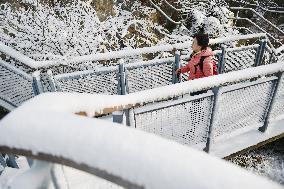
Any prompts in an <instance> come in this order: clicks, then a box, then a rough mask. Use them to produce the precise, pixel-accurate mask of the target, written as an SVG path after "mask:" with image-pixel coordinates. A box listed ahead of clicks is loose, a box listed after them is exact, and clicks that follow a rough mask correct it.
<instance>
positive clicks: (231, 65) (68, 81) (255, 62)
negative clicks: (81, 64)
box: [49, 41, 272, 95]
mask: <svg viewBox="0 0 284 189" xmlns="http://www.w3.org/2000/svg"><path fill="white" fill-rule="evenodd" d="M265 53H266V54H269V55H271V54H270V53H269V52H268V51H267V49H266V41H263V42H261V43H260V45H250V46H243V47H238V48H224V47H222V51H221V53H220V58H219V62H218V69H219V74H222V73H228V72H231V71H236V70H242V69H246V68H250V67H256V66H259V65H263V64H270V63H271V60H272V59H270V57H268V59H266V60H264V59H263V57H264V54H265ZM184 58H185V57H183V56H180V53H179V52H178V51H177V52H176V55H175V58H174V57H173V58H166V59H159V60H151V61H145V62H137V63H128V64H124V63H123V62H122V63H120V64H119V65H118V66H113V67H106V68H100V69H97V70H89V71H78V72H74V73H66V74H58V75H54V76H53V74H51V73H50V74H49V82H50V88H52V89H54V90H55V91H64V92H85V93H86V92H87V93H101V94H119V95H123V94H126V93H133V92H138V91H143V90H147V89H152V88H156V87H161V86H166V85H170V84H175V83H177V82H179V81H186V80H187V78H186V75H182V76H177V75H176V73H175V71H176V69H177V68H179V67H181V61H180V60H183V62H186V61H184ZM187 58H188V57H186V58H185V60H187ZM183 66H184V65H183ZM180 77H182V79H181V78H180Z"/></svg>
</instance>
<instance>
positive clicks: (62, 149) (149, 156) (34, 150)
mask: <svg viewBox="0 0 284 189" xmlns="http://www.w3.org/2000/svg"><path fill="white" fill-rule="evenodd" d="M93 96H94V98H95V97H96V96H95V95H93ZM42 97H43V98H41V99H40V98H39V103H42V101H43V100H44V96H42ZM45 97H47V96H45ZM50 100H51V99H49V100H48V101H47V102H51V103H52V102H54V101H50ZM79 105H81V104H79ZM29 109H30V107H29V104H25V105H23V106H22V107H21V108H18V109H17V110H16V111H13V112H11V113H10V114H11V115H10V116H7V117H6V118H5V119H3V120H2V121H1V122H0V124H1V127H0V131H1V132H0V152H4V153H9V154H18V155H23V156H27V157H32V158H35V159H39V160H45V161H49V162H53V163H59V164H63V165H67V166H71V167H73V168H76V169H80V170H83V171H86V172H88V173H90V174H93V175H96V176H98V177H100V178H103V179H106V180H108V181H110V182H112V183H115V184H118V185H121V186H123V187H125V188H129V189H130V188H131V189H140V188H144V189H149V188H163V189H170V188H196V189H198V188H203V189H217V188H218V189H224V188H232V189H238V188H245V187H247V186H250V187H251V188H258V189H266V188H271V189H280V188H282V187H281V186H280V185H279V184H277V183H274V182H270V181H268V179H265V178H262V177H260V176H258V175H254V174H253V173H250V172H249V171H245V170H243V169H241V168H239V167H237V166H234V165H231V164H229V163H227V162H225V161H224V160H221V159H217V158H214V157H212V156H209V155H207V154H205V153H203V152H200V151H197V150H194V149H192V148H189V147H187V146H184V145H180V144H178V143H175V142H172V141H170V140H166V139H163V138H161V137H158V136H155V135H152V134H149V133H146V132H143V131H139V130H134V129H131V128H128V127H121V126H120V125H119V124H114V123H112V122H108V121H104V120H99V119H89V118H84V117H78V116H76V115H74V114H72V113H70V112H66V111H64V110H63V111H62V110H59V111H55V110H54V111H39V112H38V111H36V112H34V111H32V112H33V114H31V113H30V112H29V111H27V110H29ZM66 116H67V118H68V119H66ZM23 117H24V118H25V119H23V120H22V122H21V123H20V122H19V121H18V119H22V118H23ZM34 117H37V118H40V119H37V120H35V119H34ZM51 118H52V119H51ZM54 120H55V121H54ZM58 120H60V121H58ZM78 124H79V126H78ZM67 130H68V131H69V132H68V133H66V131H67ZM78 133H79V135H78ZM11 136H17V137H11ZM78 136H79V137H78ZM50 137H52V142H41V141H50ZM74 138H76V140H74ZM66 144H68V145H67V146H68V147H67V146H66ZM102 144H103V146H102ZM86 145H87V146H86ZM137 147H139V149H137ZM205 169H209V170H210V171H205V172H204V170H205ZM23 174H25V173H23ZM28 176H29V175H28ZM32 176H33V175H31V176H30V177H32ZM21 178H22V177H21ZM169 178H174V179H175V181H174V182H173V181H172V180H171V179H169ZM188 178H190V179H188ZM203 178H210V182H204V179H203ZM31 179H34V178H31ZM22 180H23V179H22ZM224 180H226V182H225V183H224V182H223V181H224ZM11 181H12V182H15V183H17V182H18V180H17V177H16V178H15V180H11ZM24 181H25V182H27V180H24ZM236 183H238V184H237V185H236ZM12 184H13V183H12ZM17 184H18V183H17ZM29 184H31V183H29ZM18 185H19V184H18Z"/></svg>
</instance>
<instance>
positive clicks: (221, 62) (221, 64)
mask: <svg viewBox="0 0 284 189" xmlns="http://www.w3.org/2000/svg"><path fill="white" fill-rule="evenodd" d="M221 49H222V53H221V56H220V60H219V63H218V73H219V74H222V73H223V71H224V66H225V56H226V48H225V47H224V46H222V47H221Z"/></svg>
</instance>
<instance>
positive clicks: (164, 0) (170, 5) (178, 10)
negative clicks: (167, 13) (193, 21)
mask: <svg viewBox="0 0 284 189" xmlns="http://www.w3.org/2000/svg"><path fill="white" fill-rule="evenodd" d="M162 2H165V3H166V4H167V5H168V6H169V7H171V8H172V9H173V10H175V11H177V12H181V11H182V9H177V8H175V7H174V6H173V5H172V4H170V3H169V2H168V1H167V0H162Z"/></svg>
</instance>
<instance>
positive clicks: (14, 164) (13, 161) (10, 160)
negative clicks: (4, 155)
mask: <svg viewBox="0 0 284 189" xmlns="http://www.w3.org/2000/svg"><path fill="white" fill-rule="evenodd" d="M7 166H8V167H12V168H17V169H18V168H19V166H18V164H17V162H16V158H15V156H13V155H8V160H7Z"/></svg>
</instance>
